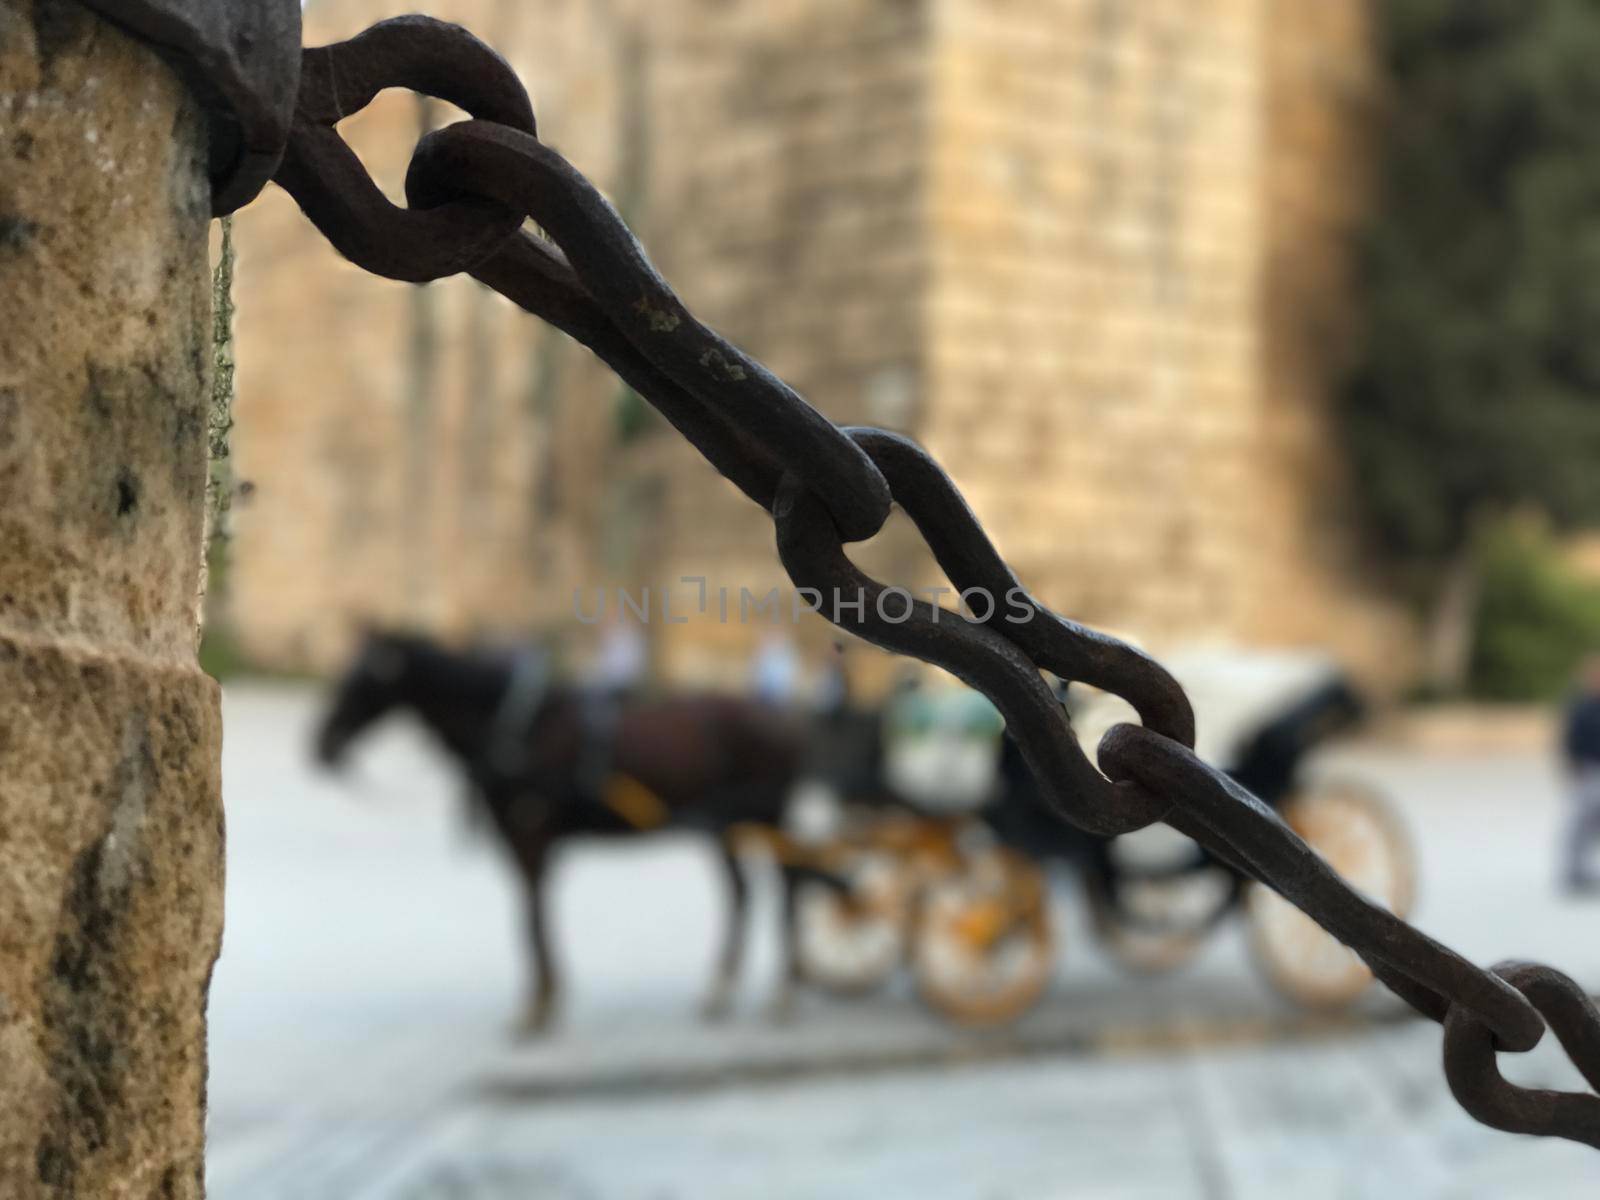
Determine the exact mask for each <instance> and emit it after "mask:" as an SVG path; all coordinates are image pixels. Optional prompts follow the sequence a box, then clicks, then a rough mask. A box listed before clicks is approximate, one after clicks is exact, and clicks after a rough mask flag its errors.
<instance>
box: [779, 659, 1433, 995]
mask: <svg viewBox="0 0 1600 1200" xmlns="http://www.w3.org/2000/svg"><path fill="white" fill-rule="evenodd" d="M907 705H909V708H910V713H909V715H908V714H907V712H906V711H905V709H906V706H907ZM1074 715H1075V722H1077V723H1080V724H1092V723H1093V714H1092V712H1090V711H1085V710H1084V709H1083V707H1082V706H1080V707H1079V711H1078V712H1075V714H1074ZM1360 715H1361V705H1360V703H1359V701H1358V699H1357V697H1356V696H1355V694H1354V692H1353V691H1352V690H1351V688H1350V687H1349V685H1348V684H1347V683H1346V682H1345V681H1344V680H1343V679H1342V678H1341V677H1338V676H1337V675H1332V674H1327V673H1324V674H1323V675H1322V677H1321V678H1320V679H1318V680H1317V681H1316V682H1315V683H1314V684H1313V685H1312V686H1310V687H1306V686H1304V683H1303V681H1302V685H1301V686H1300V687H1299V688H1298V689H1297V694H1296V695H1295V696H1294V698H1293V700H1292V702H1290V703H1287V704H1286V705H1284V706H1283V707H1281V708H1280V709H1279V711H1277V712H1276V713H1275V714H1274V715H1273V716H1271V717H1270V718H1269V719H1266V720H1264V721H1260V722H1259V723H1258V724H1256V725H1255V727H1254V728H1253V730H1252V731H1251V732H1249V733H1248V734H1247V736H1245V737H1243V738H1242V739H1241V740H1240V741H1239V742H1238V744H1237V747H1236V751H1235V754H1234V755H1233V757H1232V761H1233V764H1234V765H1233V767H1232V769H1231V771H1230V773H1231V774H1232V775H1233V776H1234V777H1235V778H1236V779H1238V780H1239V781H1240V782H1241V783H1242V784H1244V785H1245V786H1246V787H1247V788H1249V789H1250V790H1251V791H1253V792H1254V793H1256V794H1257V795H1258V796H1260V797H1262V799H1264V800H1266V801H1267V802H1268V803H1270V804H1271V805H1272V806H1273V807H1274V808H1275V809H1276V810H1277V811H1278V813H1279V814H1280V815H1281V816H1282V817H1283V819H1284V820H1285V821H1287V822H1288V823H1289V825H1291V826H1292V827H1293V828H1294V829H1295V831H1296V832H1297V833H1299V834H1300V835H1301V837H1303V838H1305V839H1306V840H1307V841H1308V842H1309V843H1310V844H1311V845H1312V846H1313V847H1314V848H1315V849H1317V851H1318V852H1319V853H1321V854H1322V855H1323V857H1324V858H1326V859H1327V860H1328V861H1329V862H1330V863H1331V864H1332V865H1333V866H1334V867H1335V869H1337V870H1338V871H1339V872H1340V874H1342V875H1343V876H1345V878H1346V879H1348V880H1350V881H1351V882H1352V883H1353V884H1355V885H1356V886H1357V887H1358V888H1360V889H1361V890H1362V891H1364V892H1366V893H1367V894H1368V895H1369V896H1370V897H1372V898H1373V899H1375V900H1377V901H1378V902H1380V903H1382V904H1384V905H1385V906H1386V907H1388V908H1390V909H1391V910H1392V911H1394V912H1395V913H1397V914H1399V915H1401V916H1402V917H1403V916H1405V915H1406V914H1407V912H1408V911H1409V909H1410V907H1411V903H1412V899H1413V889H1414V865H1413V858H1412V852H1411V848H1410V845H1409V842H1408V840H1407V837H1406V835H1405V831H1404V828H1403V826H1402V824H1401V822H1400V821H1399V819H1398V817H1397V815H1396V813H1395V811H1394V808H1393V806H1392V805H1391V804H1390V803H1389V802H1388V801H1387V800H1386V799H1385V798H1384V797H1383V796H1382V795H1381V794H1379V793H1377V792H1375V791H1373V790H1372V789H1370V788H1369V787H1367V786H1365V785H1363V784H1361V783H1358V782H1354V781H1351V780H1347V779H1337V778H1312V777H1309V776H1308V775H1307V773H1306V772H1305V771H1304V770H1303V766H1304V762H1305V759H1306V758H1307V756H1308V755H1309V753H1310V752H1311V751H1312V750H1314V749H1316V748H1317V747H1318V746H1320V745H1322V744H1323V743H1325V742H1326V741H1327V740H1328V739H1329V738H1330V737H1332V736H1333V735H1335V734H1336V733H1338V732H1340V731H1342V730H1344V729H1347V728H1348V727H1350V726H1352V725H1353V724H1355V723H1356V722H1357V720H1358V719H1359V717H1360ZM887 722H888V725H887V728H886V731H885V742H886V745H887V747H888V749H887V750H886V752H885V754H884V756H883V758H884V764H885V770H886V773H887V774H888V775H889V776H890V783H891V787H890V789H889V790H891V791H895V792H898V793H900V794H901V795H905V794H907V792H912V793H915V792H917V791H918V790H919V788H920V790H921V794H922V795H923V796H927V795H929V794H930V793H931V796H932V800H933V804H932V805H931V807H932V809H933V810H934V811H929V806H928V805H916V804H913V805H912V806H910V807H906V808H902V809H901V810H900V811H897V812H894V813H892V814H890V815H885V813H884V811H883V810H882V809H877V810H866V811H865V812H864V814H863V815H860V816H858V817H857V818H856V819H854V820H853V821H851V822H850V823H849V824H848V825H847V826H846V828H845V829H844V830H843V831H842V832H841V833H840V834H839V835H838V836H837V837H835V838H833V839H831V840H830V841H828V842H827V843H826V844H823V845H821V846H819V847H817V848H816V849H815V851H814V855H815V862H816V865H817V866H818V867H819V868H820V869H819V870H818V871H817V873H816V874H815V876H814V877H812V878H811V879H809V880H808V881H807V882H806V884H805V885H804V886H803V888H802V890H801V894H800V897H799V914H798V915H799V928H798V937H797V946H796V950H797V955H798V958H799V961H800V966H801V969H802V971H803V973H804V975H805V977H806V978H807V979H809V980H810V981H811V982H812V983H813V984H815V985H817V986H820V987H822V988H824V989H827V990H830V991H834V992H837V993H841V994H852V993H861V992H864V991H869V990H872V989H874V988H876V987H878V986H879V985H881V984H883V983H884V982H886V981H887V980H888V979H889V978H890V977H891V976H892V975H893V974H894V973H895V972H896V971H897V970H899V969H901V968H902V967H903V966H904V967H909V969H910V971H911V973H912V975H913V976H914V978H915V981H916V985H917V990H918V992H919V994H920V995H921V996H922V997H923V999H924V1000H925V1001H926V1002H927V1003H928V1004H929V1005H930V1006H931V1007H932V1008H933V1009H934V1010H936V1011H937V1012H939V1013H941V1014H943V1015H944V1016H946V1017H949V1018H951V1019H953V1020H956V1021H960V1022H963V1023H969V1024H983V1023H995V1022H1001V1021H1007V1020H1011V1019H1013V1018H1015V1017H1017V1016H1019V1015H1021V1014H1022V1013H1023V1012H1025V1011H1027V1010H1028V1009H1029V1008H1030V1007H1031V1006H1032V1005H1033V1004H1034V1003H1035V1002H1036V1001H1037V1000H1038V999H1039V998H1040V997H1041V996H1042V995H1043V993H1044V991H1045V989H1046V987H1047V986H1048V984H1049V982H1050V979H1051V977H1052V975H1053V973H1054V966H1055V960H1056V956H1057V953H1058V949H1057V946H1058V939H1057V936H1056V934H1055V923H1054V921H1053V919H1052V914H1051V887H1050V875H1051V869H1052V868H1053V867H1057V866H1064V867H1066V868H1069V870H1070V872H1071V874H1073V875H1075V876H1076V878H1077V880H1078V881H1079V882H1080V884H1081V887H1082V891H1083V895H1084V900H1085V904H1086V908H1087V911H1088V915H1089V924H1090V928H1091V929H1092V930H1093V932H1094V935H1095V938H1096V941H1097V942H1098V944H1099V945H1100V946H1101V948H1102V949H1104V950H1105V951H1106V952H1108V953H1109V954H1110V955H1111V956H1112V957H1113V958H1114V959H1115V960H1116V961H1117V962H1118V963H1119V964H1121V965H1122V966H1123V967H1125V968H1127V969H1129V970H1133V971H1138V972H1155V971H1164V970H1170V969H1173V968H1175V967H1177V966H1180V965H1181V964H1183V963H1185V962H1187V961H1189V960H1190V959H1191V958H1192V957H1193V956H1194V955H1195V954H1196V952H1197V951H1198V950H1199V949H1200V948H1201V947H1202V946H1203V945H1204V944H1205V942H1206V940H1207V936H1208V935H1209V934H1210V933H1211V932H1212V931H1213V930H1214V929H1216V928H1217V927H1218V926H1219V925H1220V924H1222V922H1223V921H1224V920H1226V919H1228V918H1229V917H1231V916H1233V915H1235V914H1237V915H1239V916H1240V917H1241V918H1242V919H1243V920H1245V922H1246V923H1247V926H1248V933H1249V941H1250V945H1251V948H1252V950H1253V952H1254V958H1255V961H1256V962H1257V964H1258V965H1259V966H1260V968H1261V969H1262V971H1263V973H1264V974H1265V976H1266V978H1267V979H1268V980H1269V981H1270V982H1271V983H1272V984H1273V985H1274V986H1275V987H1276V988H1277V989H1278V990H1279V991H1281V992H1282V993H1284V994H1285V995H1286V996H1288V997H1289V998H1290V999H1292V1000H1294V1001H1296V1002H1298V1003H1300V1004H1303V1005H1307V1006H1311V1007H1317V1008H1330V1007H1337V1006H1341V1005H1344V1004H1347V1003H1349V1002H1351V1001H1353V1000H1354V999H1355V998H1356V997H1357V996H1358V995H1359V994H1360V993H1361V992H1362V991H1363V990H1364V989H1365V988H1366V986H1367V984H1368V983H1369V982H1370V980H1371V975H1370V973H1369V972H1368V970H1367V968H1366V966H1365V965H1364V964H1363V963H1362V962H1361V961H1360V960H1359V959H1358V958H1357V957H1356V956H1355V955H1354V954H1352V953H1351V952H1350V951H1348V950H1347V949H1345V948H1344V947H1343V946H1341V945H1339V943H1338V942H1336V941H1334V940H1333V939H1332V938H1331V937H1329V936H1328V935H1327V934H1325V933H1323V932H1322V931H1321V930H1320V929H1319V928H1318V927H1317V926H1316V925H1315V924H1313V923H1312V922H1311V921H1310V920H1309V919H1308V918H1306V917H1305V916H1304V915H1302V914H1301V913H1300V912H1299V910H1297V909H1295V908H1293V907H1292V906H1291V905H1289V904H1288V903H1286V902H1285V901H1283V900H1282V899H1281V898H1279V897H1278V896H1276V895H1274V894H1273V893H1271V892H1269V891H1267V890H1265V889H1263V888H1261V887H1259V886H1258V885H1256V884H1254V883H1250V882H1247V881H1246V880H1244V879H1243V878H1242V877H1241V876H1240V875H1239V874H1238V872H1237V871H1235V870H1233V869H1232V868H1231V867H1229V866H1228V865H1227V864H1225V863H1222V862H1220V861H1218V860H1217V859H1215V858H1214V857H1212V856H1210V855H1209V854H1207V853H1205V852H1204V851H1203V850H1201V849H1200V848H1199V847H1197V846H1195V845H1194V844H1193V843H1192V842H1189V841H1187V839H1184V838H1182V837H1180V836H1178V835H1176V834H1173V833H1171V832H1170V831H1168V830H1165V829H1164V828H1163V829H1151V830H1147V831H1144V832H1141V833H1139V834H1136V835H1132V836H1128V837H1124V838H1119V839H1116V840H1107V839H1102V838H1096V837H1093V836H1090V835H1087V834H1085V833H1083V832H1081V831H1079V830H1077V829H1075V828H1074V827H1072V826H1071V825H1069V824H1067V823H1066V822H1064V821H1062V820H1061V819H1059V818H1058V817H1056V816H1054V815H1053V814H1051V813H1050V812H1049V811H1047V810H1046V808H1045V807H1044V805H1043V804H1042V803H1040V802H1039V800H1038V798H1037V796H1036V794H1035V785H1034V783H1033V780H1032V778H1031V775H1030V773H1029V771H1028V769H1027V767H1026V765H1025V764H1024V763H1023V762H1022V758H1021V755H1020V753H1019V752H1018V751H1017V750H1016V748H1015V746H1014V745H1013V744H1012V743H1011V742H1010V741H1009V740H1007V739H1002V738H1001V736H1000V730H999V723H998V719H997V718H996V717H994V716H993V714H992V710H991V711H990V712H988V713H985V712H984V711H983V709H982V702H981V700H980V699H979V698H977V697H975V696H973V695H972V694H971V693H954V694H952V698H951V699H950V700H947V701H943V702H941V701H939V700H935V699H933V698H931V697H928V696H915V695H913V696H912V697H910V699H909V700H906V699H902V700H901V701H900V703H899V704H898V705H896V706H895V707H894V708H892V709H891V711H890V713H889V714H888V716H887ZM919 742H920V743H922V744H923V748H925V751H926V753H924V754H923V755H922V758H921V761H920V762H919V747H918V743H919ZM985 750H986V751H987V754H988V761H989V764H990V775H989V777H990V778H991V779H992V780H993V781H994V782H993V786H992V787H990V788H988V789H986V790H985V794H983V795H981V796H977V797H975V796H973V795H972V788H971V780H972V779H973V778H974V777H975V776H977V775H979V774H981V772H979V771H975V770H974V766H973V764H974V762H977V761H979V760H981V759H982V757H983V754H984V753H985ZM896 777H898V779H897V778H896ZM963 790H965V792H966V793H967V795H966V799H968V800H969V801H971V800H977V803H972V804H969V805H967V806H966V809H965V811H960V806H959V805H955V804H952V800H953V799H955V800H959V799H960V798H961V797H960V795H959V793H961V792H962V791H963ZM953 808H954V809H956V811H952V809H953ZM919 809H920V811H918V810H919Z"/></svg>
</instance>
